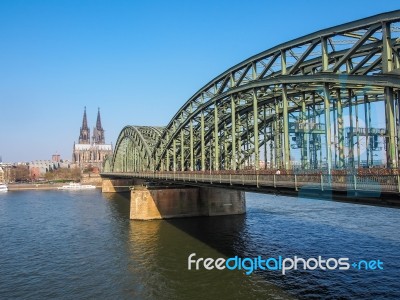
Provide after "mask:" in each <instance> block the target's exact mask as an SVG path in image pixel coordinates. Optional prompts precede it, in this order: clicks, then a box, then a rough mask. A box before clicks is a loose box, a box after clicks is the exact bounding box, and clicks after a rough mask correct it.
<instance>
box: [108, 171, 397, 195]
mask: <svg viewBox="0 0 400 300" xmlns="http://www.w3.org/2000/svg"><path fill="white" fill-rule="evenodd" d="M112 174H113V175H118V176H123V177H138V178H144V179H149V180H165V181H179V182H193V183H207V184H221V185H222V184H224V185H235V186H240V185H242V186H246V187H251V188H252V187H254V188H260V187H273V188H290V189H295V190H299V189H302V188H307V189H310V188H311V189H320V190H322V191H323V190H337V191H355V190H359V191H371V192H398V193H400V178H399V175H328V174H282V175H281V174H279V175H278V174H257V173H236V172H235V173H223V172H220V173H216V172H214V173H213V172H139V173H112Z"/></svg>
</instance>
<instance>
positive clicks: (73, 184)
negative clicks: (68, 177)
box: [58, 182, 96, 191]
mask: <svg viewBox="0 0 400 300" xmlns="http://www.w3.org/2000/svg"><path fill="white" fill-rule="evenodd" d="M95 188H96V186H94V185H90V184H83V185H82V184H80V183H76V182H70V183H69V184H68V185H63V186H60V187H59V188H58V189H59V190H71V191H75V190H92V189H95Z"/></svg>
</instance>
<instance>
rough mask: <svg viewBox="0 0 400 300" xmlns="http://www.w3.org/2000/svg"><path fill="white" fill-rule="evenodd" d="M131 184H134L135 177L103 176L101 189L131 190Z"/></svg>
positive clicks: (107, 190) (112, 190)
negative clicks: (115, 177)
mask: <svg viewBox="0 0 400 300" xmlns="http://www.w3.org/2000/svg"><path fill="white" fill-rule="evenodd" d="M131 186H133V179H110V178H103V180H102V184H101V191H102V192H103V193H119V192H129V188H130V187H131Z"/></svg>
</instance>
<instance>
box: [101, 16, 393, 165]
mask: <svg viewBox="0 0 400 300" xmlns="http://www.w3.org/2000/svg"><path fill="white" fill-rule="evenodd" d="M399 95H400V11H393V12H389V13H384V14H381V15H376V16H373V17H369V18H365V19H362V20H357V21H354V22H350V23H346V24H343V25H339V26H336V27H332V28H328V29H324V30H321V31H318V32H315V33H312V34H309V35H306V36H304V37H301V38H298V39H295V40H292V41H289V42H286V43H283V44H281V45H278V46H276V47H273V48H271V49H269V50H266V51H264V52H262V53H259V54H257V55H255V56H253V57H250V58H249V59H247V60H245V61H243V62H241V63H239V64H237V65H235V66H233V67H232V68H230V69H228V70H227V71H225V72H224V73H222V74H221V75H219V76H217V77H216V78H214V79H213V80H211V81H210V82H209V83H207V84H206V85H205V86H204V87H203V88H201V89H200V90H199V91H197V92H196V93H195V94H194V95H193V96H192V97H191V98H190V99H189V100H187V101H186V103H185V104H184V105H183V106H182V107H181V108H180V109H179V110H178V112H177V113H176V114H175V116H174V117H173V118H172V119H171V121H170V122H169V124H168V125H167V126H166V127H165V128H164V129H160V128H158V129H156V128H154V127H131V126H128V127H125V128H124V129H123V130H122V132H121V134H120V136H119V138H118V140H117V145H116V148H115V153H114V155H113V157H112V158H109V160H107V161H106V163H105V166H108V167H107V168H109V169H110V170H111V169H112V170H113V171H115V172H116V171H130V170H131V171H143V170H152V171H153V170H154V171H155V170H159V171H193V170H202V171H205V170H237V169H246V168H252V169H259V168H283V169H291V168H293V167H294V165H295V164H296V165H297V166H298V167H300V168H302V169H316V168H318V169H320V168H325V169H327V170H328V172H330V170H331V169H332V168H354V167H359V166H360V164H361V159H360V157H362V155H363V154H362V153H361V152H363V153H364V152H366V161H367V162H366V163H367V164H373V163H374V162H373V159H374V153H375V156H376V151H378V150H377V149H378V147H377V146H376V145H373V142H375V143H377V139H381V140H382V141H383V143H384V150H382V151H384V157H385V162H384V163H385V165H386V166H387V167H391V168H397V167H398V158H399V149H400V139H399V138H398V137H400V124H399V123H400V109H399ZM371 105H372V107H378V106H374V105H381V106H382V111H383V115H381V116H376V115H374V113H373V112H372V114H371V110H373V109H371ZM374 120H375V121H374ZM380 121H381V122H383V124H382V126H381V127H384V129H383V131H382V130H378V129H377V128H376V127H377V125H376V124H378V125H379V122H380ZM374 122H375V123H374ZM374 124H375V125H374ZM378 127H379V126H378ZM377 130H378V131H379V134H377V133H376V132H377ZM364 156H365V155H364ZM260 161H264V165H261V164H260V163H259V162H260ZM107 164H109V165H107Z"/></svg>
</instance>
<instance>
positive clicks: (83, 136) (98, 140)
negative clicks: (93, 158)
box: [79, 106, 105, 144]
mask: <svg viewBox="0 0 400 300" xmlns="http://www.w3.org/2000/svg"><path fill="white" fill-rule="evenodd" d="M92 143H93V144H105V139H104V129H103V127H102V126H101V117H100V108H99V109H98V111H97V120H96V127H94V129H93V137H92ZM79 144H90V128H89V127H88V123H87V117H86V106H85V110H84V112H83V120H82V127H81V129H80V135H79Z"/></svg>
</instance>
